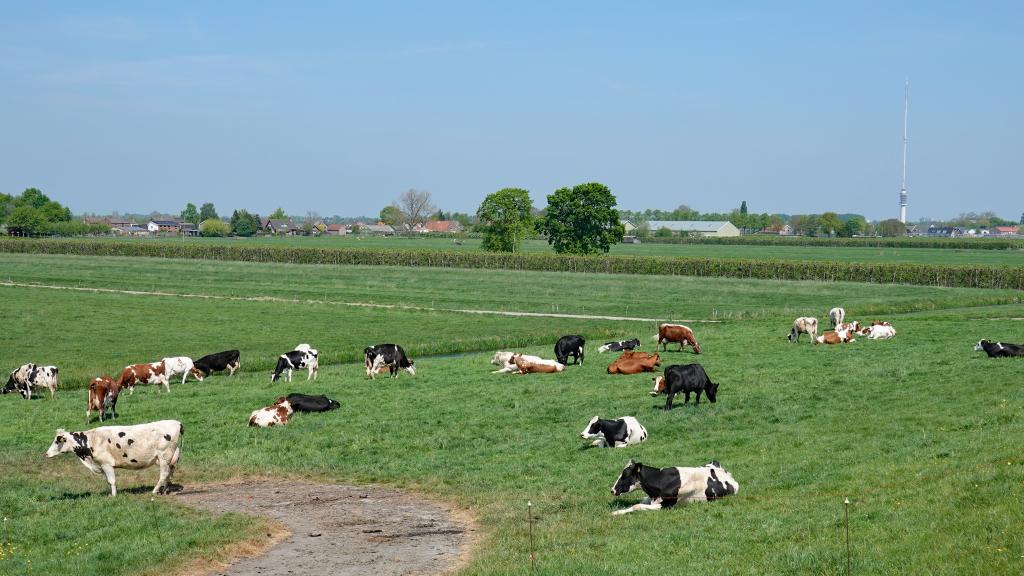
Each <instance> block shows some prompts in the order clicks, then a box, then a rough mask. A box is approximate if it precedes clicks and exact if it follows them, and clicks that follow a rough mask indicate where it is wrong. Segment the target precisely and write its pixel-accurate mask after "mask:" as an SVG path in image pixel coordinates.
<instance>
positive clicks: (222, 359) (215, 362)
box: [195, 350, 241, 376]
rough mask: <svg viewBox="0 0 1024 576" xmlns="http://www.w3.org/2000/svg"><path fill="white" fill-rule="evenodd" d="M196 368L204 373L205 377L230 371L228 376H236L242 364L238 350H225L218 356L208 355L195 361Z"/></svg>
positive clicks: (218, 353)
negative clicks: (236, 371)
mask: <svg viewBox="0 0 1024 576" xmlns="http://www.w3.org/2000/svg"><path fill="white" fill-rule="evenodd" d="M195 367H196V370H199V371H200V372H202V373H203V376H209V375H210V374H213V373H214V372H220V371H222V370H228V371H229V372H228V376H234V375H235V370H238V368H239V367H241V363H240V362H239V361H238V350H225V351H224V352H217V353H216V354H207V355H206V356H203V357H202V358H200V359H199V360H196V361H195Z"/></svg>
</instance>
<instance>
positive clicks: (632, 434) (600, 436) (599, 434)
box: [580, 416, 647, 448]
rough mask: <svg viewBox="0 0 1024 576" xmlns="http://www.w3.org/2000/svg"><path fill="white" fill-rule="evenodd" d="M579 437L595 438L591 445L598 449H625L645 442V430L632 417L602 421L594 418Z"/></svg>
mask: <svg viewBox="0 0 1024 576" xmlns="http://www.w3.org/2000/svg"><path fill="white" fill-rule="evenodd" d="M580 437H581V438H586V439H590V438H595V440H594V442H593V445H594V446H597V447H598V448H607V447H609V446H614V447H615V448H625V447H626V446H632V445H633V444H639V443H641V442H643V441H644V440H647V429H646V428H644V427H643V426H642V425H641V424H640V422H638V421H637V419H636V418H634V417H632V416H623V417H621V418H618V419H616V420H602V419H601V418H598V417H597V416H594V417H593V418H591V419H590V422H589V423H587V427H586V428H584V429H583V432H580Z"/></svg>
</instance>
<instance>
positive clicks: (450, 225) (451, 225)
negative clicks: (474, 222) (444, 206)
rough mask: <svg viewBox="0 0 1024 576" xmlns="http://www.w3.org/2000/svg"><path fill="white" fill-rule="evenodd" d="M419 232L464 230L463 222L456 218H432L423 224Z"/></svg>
mask: <svg viewBox="0 0 1024 576" xmlns="http://www.w3.org/2000/svg"><path fill="white" fill-rule="evenodd" d="M417 231H418V232H462V224H460V223H459V222H458V221H456V220H431V221H430V222H427V223H425V224H423V225H422V226H421V227H420V229H419V230H417Z"/></svg>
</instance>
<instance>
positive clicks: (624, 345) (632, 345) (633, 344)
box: [597, 338, 640, 354]
mask: <svg viewBox="0 0 1024 576" xmlns="http://www.w3.org/2000/svg"><path fill="white" fill-rule="evenodd" d="M639 347H640V339H639V338H633V339H632V340H618V341H616V342H606V343H604V344H602V345H601V346H599V347H598V348H597V353H598V354H604V353H605V352H622V351H623V350H635V349H637V348H639Z"/></svg>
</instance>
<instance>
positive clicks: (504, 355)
mask: <svg viewBox="0 0 1024 576" xmlns="http://www.w3.org/2000/svg"><path fill="white" fill-rule="evenodd" d="M513 356H520V357H522V359H523V360H525V361H527V362H530V363H532V364H550V365H554V364H558V362H556V361H554V360H545V359H543V358H541V357H540V356H531V355H529V354H519V353H518V352H495V353H494V357H493V358H491V364H494V365H495V366H501V369H500V370H494V371H492V372H491V374H508V373H509V372H519V367H518V366H516V363H515V361H514V360H513V359H512V357H513Z"/></svg>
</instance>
